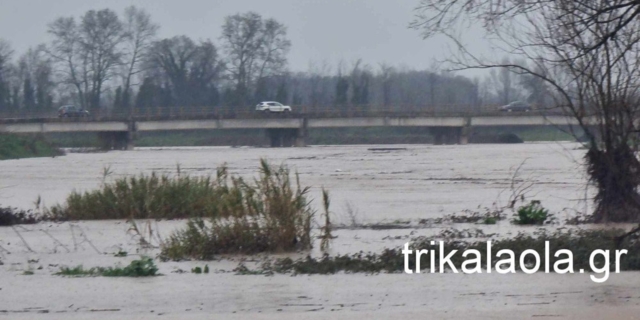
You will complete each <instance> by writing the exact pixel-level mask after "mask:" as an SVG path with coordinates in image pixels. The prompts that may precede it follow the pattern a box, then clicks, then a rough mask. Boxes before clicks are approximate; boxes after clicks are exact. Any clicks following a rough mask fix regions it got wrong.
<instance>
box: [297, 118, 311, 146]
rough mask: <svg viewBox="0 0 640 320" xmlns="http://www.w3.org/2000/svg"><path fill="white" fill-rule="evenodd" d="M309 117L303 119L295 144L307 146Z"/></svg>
mask: <svg viewBox="0 0 640 320" xmlns="http://www.w3.org/2000/svg"><path fill="white" fill-rule="evenodd" d="M307 135H308V133H307V118H304V119H302V125H301V126H300V128H299V129H298V131H297V132H296V138H295V146H296V147H306V146H307Z"/></svg>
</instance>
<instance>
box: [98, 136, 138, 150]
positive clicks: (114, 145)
mask: <svg viewBox="0 0 640 320" xmlns="http://www.w3.org/2000/svg"><path fill="white" fill-rule="evenodd" d="M134 135H135V131H102V132H98V140H99V142H100V149H102V150H105V151H107V150H133V147H134Z"/></svg>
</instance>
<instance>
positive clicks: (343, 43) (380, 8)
mask: <svg viewBox="0 0 640 320" xmlns="http://www.w3.org/2000/svg"><path fill="white" fill-rule="evenodd" d="M418 2H419V1H418V0H268V1H266V0H108V1H107V0H0V38H3V39H5V40H8V41H9V43H10V44H11V45H12V47H13V48H14V49H15V51H16V54H17V55H19V54H21V53H22V52H24V51H25V50H26V49H27V48H29V47H30V46H35V45H36V44H38V43H47V42H49V40H50V38H49V36H48V35H47V24H48V23H50V22H51V21H53V20H54V19H56V18H57V17H60V16H74V17H79V16H80V15H82V14H83V13H84V12H86V11H87V10H90V9H103V8H111V9H113V10H115V11H117V12H118V13H122V11H123V9H124V8H125V7H127V6H129V5H136V6H138V7H142V8H144V9H146V10H147V11H148V12H149V13H150V14H151V17H152V18H153V20H154V21H155V22H156V23H157V24H159V25H160V31H159V36H160V37H172V36H175V35H187V36H189V37H191V38H193V39H211V40H212V41H213V42H214V43H216V44H217V43H219V42H220V41H219V36H220V30H221V26H222V24H223V22H224V17H225V16H228V15H232V14H236V13H242V12H247V11H255V12H257V13H259V14H261V15H262V16H263V17H265V18H275V19H276V20H278V21H280V22H282V23H283V24H284V25H286V26H287V28H288V37H289V39H290V40H291V42H292V48H291V51H290V53H289V56H288V58H289V69H290V70H293V71H306V70H308V69H309V65H310V63H312V62H313V63H316V64H321V63H323V62H327V63H329V64H331V65H333V66H335V65H337V63H338V62H340V61H343V62H344V63H346V64H347V65H350V64H351V63H352V62H354V61H355V60H356V59H358V58H362V59H363V60H364V61H365V62H366V63H369V64H370V65H372V66H377V65H378V63H382V62H386V63H389V64H392V65H395V66H399V67H403V66H404V67H409V68H417V69H426V68H429V67H430V66H431V65H432V64H433V61H434V60H438V59H443V58H445V57H446V56H447V54H448V53H449V52H450V50H449V49H447V46H446V41H445V40H444V39H429V40H423V39H422V38H421V36H420V34H419V32H418V31H416V30H413V29H409V28H408V25H409V23H410V21H411V20H412V19H413V8H414V7H415V6H416V5H417V4H418ZM474 33H476V31H471V33H470V34H471V36H470V37H469V38H470V39H474V38H478V37H479V36H480V33H479V31H478V32H477V34H474ZM476 41H477V40H476ZM477 42H478V46H482V44H481V41H477Z"/></svg>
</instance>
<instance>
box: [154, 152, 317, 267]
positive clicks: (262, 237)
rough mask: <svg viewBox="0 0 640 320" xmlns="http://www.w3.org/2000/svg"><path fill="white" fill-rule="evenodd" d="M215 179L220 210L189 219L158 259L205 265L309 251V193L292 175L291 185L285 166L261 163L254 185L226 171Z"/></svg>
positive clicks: (222, 171) (312, 212)
mask: <svg viewBox="0 0 640 320" xmlns="http://www.w3.org/2000/svg"><path fill="white" fill-rule="evenodd" d="M218 180H219V181H220V186H221V188H223V189H224V192H222V193H220V195H221V196H220V197H219V198H218V199H217V202H218V203H219V205H221V208H222V209H223V211H221V212H220V214H217V215H209V216H208V217H209V219H206V220H205V219H202V218H199V217H198V218H193V219H191V220H190V221H189V222H188V223H187V227H186V228H185V229H183V230H180V231H178V232H176V233H174V234H173V235H172V236H171V237H170V238H169V239H168V241H167V242H166V243H165V244H164V245H163V247H162V253H161V258H162V259H166V260H180V259H203V260H206V259H211V258H213V256H214V255H217V254H226V253H243V254H252V253H259V252H285V251H295V250H298V249H301V250H302V249H309V248H311V244H312V243H311V220H312V217H313V215H314V211H313V210H312V209H311V207H310V204H309V201H308V200H307V194H308V192H309V188H308V187H304V188H303V187H301V186H300V181H299V179H298V176H297V175H296V176H295V184H294V182H292V181H291V174H290V172H289V169H288V168H287V167H285V166H279V167H272V166H271V165H269V164H268V163H267V162H266V161H265V160H262V161H261V163H260V174H259V177H258V178H257V179H255V180H254V181H253V182H247V181H245V180H244V179H242V178H240V177H229V176H228V175H227V174H226V170H221V171H219V174H218ZM229 180H230V181H231V183H230V184H227V182H226V181H229ZM223 181H224V182H223Z"/></svg>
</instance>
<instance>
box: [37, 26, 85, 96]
mask: <svg viewBox="0 0 640 320" xmlns="http://www.w3.org/2000/svg"><path fill="white" fill-rule="evenodd" d="M49 33H50V34H51V35H53V41H52V42H51V45H50V46H49V48H48V50H47V52H48V53H49V54H50V55H51V57H52V58H53V60H54V62H55V63H56V66H57V73H58V75H59V78H60V80H61V83H63V84H66V85H71V86H73V87H74V88H75V90H76V94H77V100H78V102H79V104H80V106H81V107H83V108H86V107H87V105H88V102H87V97H86V93H87V91H88V90H89V82H88V80H89V79H88V75H89V72H88V59H87V56H86V54H85V52H84V50H83V48H82V47H81V44H80V34H79V32H78V25H77V24H76V22H75V19H74V18H73V17H67V18H64V17H62V18H58V19H56V20H55V21H54V22H52V23H51V24H49Z"/></svg>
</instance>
